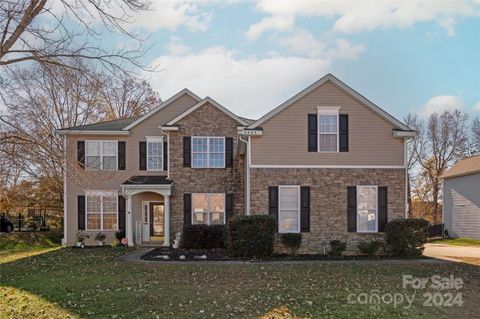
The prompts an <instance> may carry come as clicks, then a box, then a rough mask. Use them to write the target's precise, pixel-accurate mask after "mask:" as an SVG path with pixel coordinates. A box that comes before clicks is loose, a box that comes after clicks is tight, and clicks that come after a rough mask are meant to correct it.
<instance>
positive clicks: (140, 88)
mask: <svg viewBox="0 0 480 319" xmlns="http://www.w3.org/2000/svg"><path fill="white" fill-rule="evenodd" d="M102 87H103V90H102V97H103V100H104V107H103V112H104V114H105V117H104V119H105V120H116V119H122V118H128V117H136V116H140V115H143V114H145V113H147V112H148V111H149V110H151V109H152V108H155V107H156V106H158V105H159V104H160V103H161V99H160V97H159V96H158V93H157V92H155V91H154V90H153V89H152V87H151V86H150V84H149V83H148V82H147V81H145V80H137V79H134V78H132V77H128V76H122V77H113V76H110V75H109V74H106V75H105V76H104V81H103V83H102Z"/></svg>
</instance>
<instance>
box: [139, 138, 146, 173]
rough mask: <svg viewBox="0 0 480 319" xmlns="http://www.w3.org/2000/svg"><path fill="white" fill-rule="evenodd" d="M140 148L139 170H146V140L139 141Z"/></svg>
mask: <svg viewBox="0 0 480 319" xmlns="http://www.w3.org/2000/svg"><path fill="white" fill-rule="evenodd" d="M139 145H140V149H139V155H140V157H139V159H140V167H139V169H140V170H141V171H145V170H147V142H140V143H139Z"/></svg>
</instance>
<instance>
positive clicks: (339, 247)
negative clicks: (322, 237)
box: [330, 240, 347, 257]
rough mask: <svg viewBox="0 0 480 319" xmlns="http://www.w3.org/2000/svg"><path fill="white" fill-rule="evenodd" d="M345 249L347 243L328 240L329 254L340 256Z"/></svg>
mask: <svg viewBox="0 0 480 319" xmlns="http://www.w3.org/2000/svg"><path fill="white" fill-rule="evenodd" d="M345 249H347V244H345V243H344V242H342V241H340V240H332V241H331V242H330V255H331V256H337V257H338V256H342V254H343V252H344V251H345Z"/></svg>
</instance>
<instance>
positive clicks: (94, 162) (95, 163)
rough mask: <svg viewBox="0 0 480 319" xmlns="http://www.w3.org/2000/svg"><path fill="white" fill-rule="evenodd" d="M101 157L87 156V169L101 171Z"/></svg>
mask: <svg viewBox="0 0 480 319" xmlns="http://www.w3.org/2000/svg"><path fill="white" fill-rule="evenodd" d="M100 158H101V157H100V156H87V158H86V163H85V164H86V167H87V169H100V167H101V165H100V164H101V161H100Z"/></svg>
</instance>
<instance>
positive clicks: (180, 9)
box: [125, 0, 210, 32]
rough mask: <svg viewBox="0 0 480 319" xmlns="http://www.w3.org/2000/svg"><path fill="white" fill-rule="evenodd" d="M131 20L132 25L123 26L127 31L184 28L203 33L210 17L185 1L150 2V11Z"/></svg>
mask: <svg viewBox="0 0 480 319" xmlns="http://www.w3.org/2000/svg"><path fill="white" fill-rule="evenodd" d="M131 20H133V23H129V24H126V25H125V27H126V28H127V29H129V30H131V29H135V28H142V29H146V30H148V31H150V32H154V31H157V30H160V29H169V30H175V29H177V28H178V27H180V26H184V27H186V28H187V29H188V30H190V31H205V30H206V29H207V28H208V23H209V21H210V15H209V14H207V13H205V12H200V10H199V8H198V6H197V5H195V4H192V3H188V2H186V1H179V0H173V1H152V3H151V6H150V10H148V11H144V12H141V13H139V14H136V15H135V16H134V17H133V19H131Z"/></svg>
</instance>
